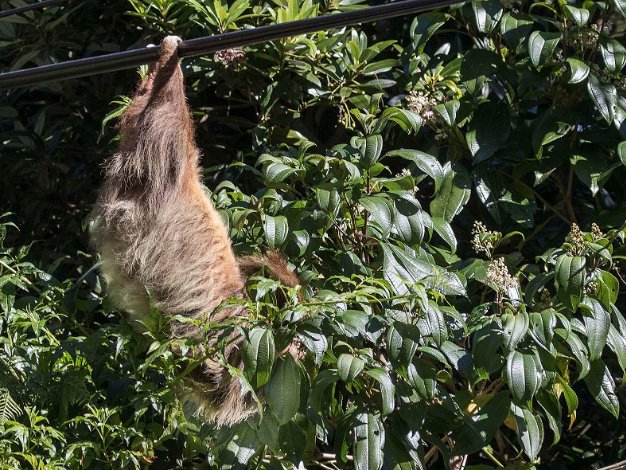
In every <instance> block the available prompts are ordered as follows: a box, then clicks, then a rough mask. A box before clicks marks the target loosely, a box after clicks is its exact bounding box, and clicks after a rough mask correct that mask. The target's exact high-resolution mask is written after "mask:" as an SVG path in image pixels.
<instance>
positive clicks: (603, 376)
mask: <svg viewBox="0 0 626 470" xmlns="http://www.w3.org/2000/svg"><path fill="white" fill-rule="evenodd" d="M585 383H586V384H587V388H588V389H589V392H590V393H591V395H592V396H593V397H594V398H595V399H596V401H597V402H598V403H599V404H600V406H602V408H604V409H605V410H606V411H608V412H609V413H611V414H612V415H613V416H615V418H617V417H618V416H619V400H618V398H617V395H616V394H615V382H614V381H613V377H611V373H610V372H609V370H608V369H607V367H606V365H605V364H604V362H602V359H596V360H595V361H592V362H591V370H590V371H589V374H587V376H586V377H585Z"/></svg>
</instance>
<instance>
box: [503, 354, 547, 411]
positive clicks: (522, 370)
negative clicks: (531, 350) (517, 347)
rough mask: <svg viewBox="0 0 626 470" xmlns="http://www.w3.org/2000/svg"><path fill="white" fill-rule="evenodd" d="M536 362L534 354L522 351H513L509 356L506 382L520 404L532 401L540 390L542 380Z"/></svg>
mask: <svg viewBox="0 0 626 470" xmlns="http://www.w3.org/2000/svg"><path fill="white" fill-rule="evenodd" d="M536 361H537V358H536V357H535V355H534V354H528V353H522V352H520V351H513V352H512V353H511V354H509V357H508V360H507V368H506V380H507V382H508V384H509V389H510V390H511V394H512V395H513V398H515V399H516V400H518V401H519V402H527V401H529V400H531V399H532V398H533V397H534V396H535V393H537V390H539V386H540V385H541V380H540V376H539V370H538V369H537V362H536Z"/></svg>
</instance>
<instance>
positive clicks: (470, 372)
mask: <svg viewBox="0 0 626 470" xmlns="http://www.w3.org/2000/svg"><path fill="white" fill-rule="evenodd" d="M440 348H441V351H442V352H443V353H444V354H445V356H446V359H448V362H449V363H450V365H451V366H452V368H453V369H454V370H455V371H457V372H458V373H459V374H460V375H461V377H463V378H466V379H472V378H474V376H475V370H474V361H473V360H472V355H471V354H470V353H469V351H467V350H466V349H464V348H462V347H461V346H459V345H457V344H455V343H453V342H452V341H444V342H443V343H442V344H441V346H440Z"/></svg>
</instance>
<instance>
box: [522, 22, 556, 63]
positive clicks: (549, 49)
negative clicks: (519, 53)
mask: <svg viewBox="0 0 626 470" xmlns="http://www.w3.org/2000/svg"><path fill="white" fill-rule="evenodd" d="M560 40H561V33H548V32H544V31H533V32H532V33H531V34H530V37H529V38H528V52H529V54H530V60H531V62H532V63H533V65H534V66H535V67H538V66H539V65H540V64H545V63H546V62H547V61H548V59H549V58H550V57H552V54H553V53H554V50H555V49H556V46H557V44H558V43H559V41H560Z"/></svg>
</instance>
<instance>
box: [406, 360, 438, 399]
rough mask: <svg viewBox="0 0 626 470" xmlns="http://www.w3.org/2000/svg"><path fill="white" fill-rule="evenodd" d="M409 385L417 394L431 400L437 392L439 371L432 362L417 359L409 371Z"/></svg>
mask: <svg viewBox="0 0 626 470" xmlns="http://www.w3.org/2000/svg"><path fill="white" fill-rule="evenodd" d="M407 375H408V378H409V383H410V384H411V386H412V387H413V388H414V389H415V390H416V391H417V393H418V394H419V395H420V396H421V397H423V398H425V399H427V400H430V399H431V398H433V397H434V396H435V395H436V392H437V371H436V370H435V368H434V367H433V365H432V364H431V363H430V362H427V361H424V360H423V359H415V360H414V361H413V363H411V364H410V365H409V368H408V369H407Z"/></svg>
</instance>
